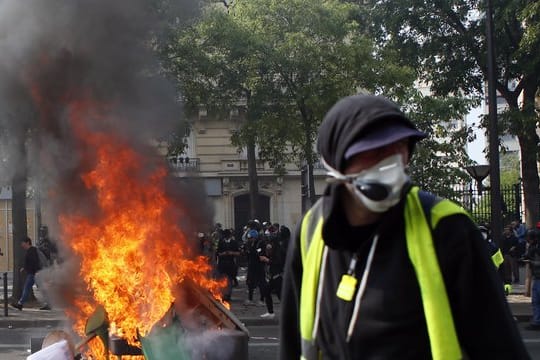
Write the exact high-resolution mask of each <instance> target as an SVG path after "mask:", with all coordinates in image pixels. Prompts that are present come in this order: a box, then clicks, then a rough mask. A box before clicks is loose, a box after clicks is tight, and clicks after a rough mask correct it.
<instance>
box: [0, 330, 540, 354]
mask: <svg viewBox="0 0 540 360" xmlns="http://www.w3.org/2000/svg"><path fill="white" fill-rule="evenodd" d="M526 325H527V324H526V323H519V328H520V330H521V334H522V336H523V341H524V342H525V346H526V347H527V349H528V350H529V354H530V355H531V358H532V359H540V331H528V330H525V326H526ZM49 331H50V329H47V328H33V329H0V360H22V359H26V357H27V356H28V355H29V354H30V338H31V337H43V336H45V335H46V334H47V333H48V332H49ZM249 331H250V340H249V343H248V344H249V350H248V353H249V359H250V360H270V359H272V360H275V359H276V358H277V353H278V346H279V341H280V339H279V332H278V327H277V325H271V326H268V325H264V326H251V327H249Z"/></svg>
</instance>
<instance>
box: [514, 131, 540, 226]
mask: <svg viewBox="0 0 540 360" xmlns="http://www.w3.org/2000/svg"><path fill="white" fill-rule="evenodd" d="M532 135H534V136H531V135H525V136H523V135H522V136H519V137H518V139H519V145H520V148H521V179H522V181H523V198H524V203H525V209H524V210H525V219H524V220H525V223H526V224H527V227H534V225H535V224H536V222H537V221H538V185H539V181H538V167H537V163H536V149H537V144H536V142H537V140H536V139H535V135H536V134H535V133H533V134H532Z"/></svg>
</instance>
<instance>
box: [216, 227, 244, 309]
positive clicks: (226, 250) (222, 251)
mask: <svg viewBox="0 0 540 360" xmlns="http://www.w3.org/2000/svg"><path fill="white" fill-rule="evenodd" d="M239 255H240V248H239V246H238V242H237V241H236V240H235V239H234V238H233V236H232V233H231V231H230V230H229V229H225V230H223V238H222V239H221V240H219V243H218V246H217V261H218V271H219V273H220V274H222V275H225V276H226V277H227V288H226V289H225V293H224V294H223V300H225V301H230V300H231V295H232V286H233V284H234V277H235V276H236V273H237V265H236V257H237V256H239Z"/></svg>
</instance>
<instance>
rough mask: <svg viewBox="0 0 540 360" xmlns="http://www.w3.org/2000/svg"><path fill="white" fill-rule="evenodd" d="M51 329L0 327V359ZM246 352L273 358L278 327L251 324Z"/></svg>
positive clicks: (25, 349)
mask: <svg viewBox="0 0 540 360" xmlns="http://www.w3.org/2000/svg"><path fill="white" fill-rule="evenodd" d="M49 331H51V329H47V328H32V329H25V328H19V329H0V360H22V359H26V357H27V356H28V355H29V354H30V339H31V338H32V337H34V338H43V337H44V336H45V335H47V333H48V332H49ZM249 332H250V339H249V342H248V354H249V359H250V360H252V359H253V360H270V359H272V360H275V359H276V358H277V353H278V345H279V339H278V327H277V325H271V326H267V325H264V326H252V327H250V328H249Z"/></svg>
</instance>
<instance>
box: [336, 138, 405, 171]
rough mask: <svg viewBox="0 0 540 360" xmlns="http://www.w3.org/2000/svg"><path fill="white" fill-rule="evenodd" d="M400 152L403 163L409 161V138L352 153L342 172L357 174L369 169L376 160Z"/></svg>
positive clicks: (378, 160)
mask: <svg viewBox="0 0 540 360" xmlns="http://www.w3.org/2000/svg"><path fill="white" fill-rule="evenodd" d="M395 154H401V156H402V158H403V163H404V164H407V163H408V162H409V140H408V139H403V140H400V141H397V142H394V143H391V144H388V145H386V146H382V147H379V148H376V149H372V150H368V151H364V152H361V153H359V154H356V155H354V156H353V157H352V158H351V159H350V160H349V161H347V165H346V166H345V170H344V172H343V173H344V174H345V175H349V174H358V173H359V172H361V171H362V170H365V169H369V168H370V167H372V166H373V165H375V164H377V163H378V162H380V161H382V160H384V159H386V158H387V157H389V156H392V155H395Z"/></svg>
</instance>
